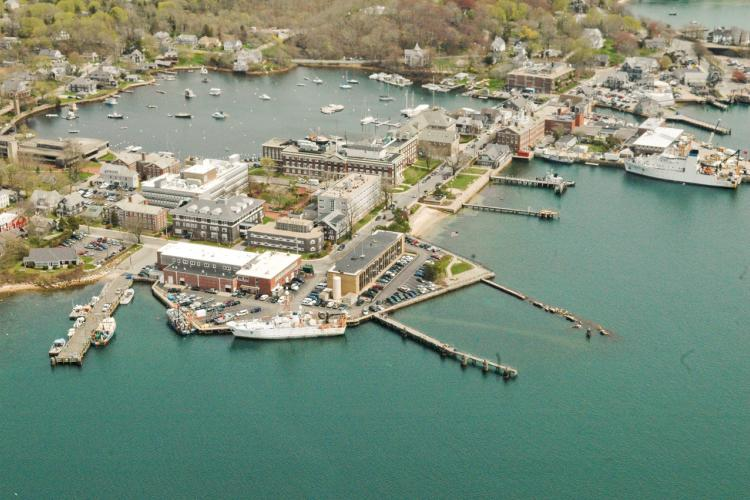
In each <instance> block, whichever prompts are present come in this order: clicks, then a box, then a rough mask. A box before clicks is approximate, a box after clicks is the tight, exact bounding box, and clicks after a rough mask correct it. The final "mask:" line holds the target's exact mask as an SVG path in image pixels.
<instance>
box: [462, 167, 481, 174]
mask: <svg viewBox="0 0 750 500" xmlns="http://www.w3.org/2000/svg"><path fill="white" fill-rule="evenodd" d="M461 173H462V174H473V175H482V174H485V173H487V169H486V168H482V167H466V168H465V169H463V170H461Z"/></svg>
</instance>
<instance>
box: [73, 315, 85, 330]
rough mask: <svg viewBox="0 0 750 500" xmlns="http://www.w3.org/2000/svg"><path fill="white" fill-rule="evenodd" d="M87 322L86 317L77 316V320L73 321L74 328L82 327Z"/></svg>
mask: <svg viewBox="0 0 750 500" xmlns="http://www.w3.org/2000/svg"><path fill="white" fill-rule="evenodd" d="M85 322H86V318H85V317H80V318H76V322H75V323H73V328H81V327H82V326H83V324H84V323H85Z"/></svg>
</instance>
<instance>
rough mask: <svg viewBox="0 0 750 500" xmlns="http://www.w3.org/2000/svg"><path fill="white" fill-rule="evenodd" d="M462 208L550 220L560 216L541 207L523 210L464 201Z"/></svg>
mask: <svg viewBox="0 0 750 500" xmlns="http://www.w3.org/2000/svg"><path fill="white" fill-rule="evenodd" d="M463 207H464V208H470V209H472V210H480V211H484V212H495V213H500V214H514V215H527V216H530V217H537V218H539V219H544V220H552V219H555V218H557V217H559V216H560V214H559V213H558V212H556V211H554V210H549V209H542V210H523V209H518V208H505V207H493V206H490V205H476V204H472V203H464V204H463Z"/></svg>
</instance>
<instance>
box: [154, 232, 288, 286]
mask: <svg viewBox="0 0 750 500" xmlns="http://www.w3.org/2000/svg"><path fill="white" fill-rule="evenodd" d="M156 255H157V257H156V258H157V261H156V265H157V267H158V268H159V269H161V270H162V271H163V276H164V278H163V279H164V283H166V284H168V285H187V286H190V287H196V288H199V289H203V290H208V289H214V290H219V291H223V292H233V291H235V290H239V289H243V290H247V291H251V292H258V293H266V294H270V293H272V292H273V291H274V289H278V287H279V286H280V285H283V284H285V283H288V282H290V281H291V279H292V278H293V277H294V276H295V275H296V274H297V273H298V272H299V268H300V265H301V259H300V256H299V255H295V254H289V253H282V252H265V253H262V254H258V253H253V252H244V251H241V250H231V249H228V248H221V247H214V246H208V245H199V244H195V243H185V242H178V243H168V244H167V245H164V246H163V247H162V248H160V249H159V250H158V251H157V254H156Z"/></svg>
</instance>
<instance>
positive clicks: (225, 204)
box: [169, 195, 265, 243]
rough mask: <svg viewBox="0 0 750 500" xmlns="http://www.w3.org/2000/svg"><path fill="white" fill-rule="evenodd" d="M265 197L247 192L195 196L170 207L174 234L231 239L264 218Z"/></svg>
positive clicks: (196, 237)
mask: <svg viewBox="0 0 750 500" xmlns="http://www.w3.org/2000/svg"><path fill="white" fill-rule="evenodd" d="M264 204H265V202H264V201H263V200H256V199H253V198H250V197H248V196H245V195H241V196H233V197H231V198H221V199H218V200H201V199H195V200H192V201H190V202H189V203H188V204H187V205H184V206H181V207H176V208H173V209H172V210H170V211H169V213H170V215H171V216H172V218H173V220H174V234H175V235H177V236H182V237H184V238H189V239H192V240H204V241H213V242H216V243H232V242H234V241H237V240H238V239H239V238H240V237H241V236H244V235H245V234H246V233H247V230H248V229H249V228H251V227H252V226H255V225H256V224H259V223H260V222H262V221H263V205H264Z"/></svg>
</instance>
